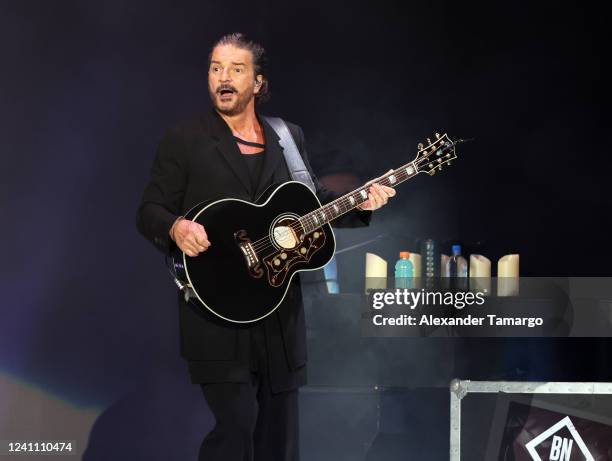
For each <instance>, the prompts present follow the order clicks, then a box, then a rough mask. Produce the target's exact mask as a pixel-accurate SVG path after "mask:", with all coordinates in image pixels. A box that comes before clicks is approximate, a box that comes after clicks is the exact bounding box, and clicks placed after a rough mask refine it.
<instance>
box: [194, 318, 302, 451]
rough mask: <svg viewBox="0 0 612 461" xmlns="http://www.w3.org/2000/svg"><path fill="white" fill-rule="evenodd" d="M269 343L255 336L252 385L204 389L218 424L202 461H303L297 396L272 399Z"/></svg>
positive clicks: (295, 393)
mask: <svg viewBox="0 0 612 461" xmlns="http://www.w3.org/2000/svg"><path fill="white" fill-rule="evenodd" d="M264 343H265V341H264V340H263V335H262V331H261V330H259V329H256V330H254V332H253V336H252V340H251V352H252V354H253V356H252V357H253V360H252V372H251V378H252V379H251V382H250V383H206V384H202V385H201V386H202V391H203V393H204V398H205V399H206V402H208V406H209V407H210V409H211V411H212V413H213V414H214V416H215V419H216V424H215V427H214V428H213V430H212V431H211V432H210V433H208V435H207V436H206V437H205V438H204V441H203V442H202V446H201V447H200V453H199V457H198V460H199V461H299V423H298V419H299V414H298V391H297V389H294V390H291V391H287V392H281V393H278V394H273V393H272V391H271V389H270V380H269V374H268V363H267V354H266V351H265V345H264Z"/></svg>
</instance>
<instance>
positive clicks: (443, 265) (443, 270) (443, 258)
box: [440, 254, 450, 277]
mask: <svg viewBox="0 0 612 461" xmlns="http://www.w3.org/2000/svg"><path fill="white" fill-rule="evenodd" d="M449 259H450V258H449V257H448V255H445V254H442V255H440V276H441V277H450V272H449V271H448V260H449Z"/></svg>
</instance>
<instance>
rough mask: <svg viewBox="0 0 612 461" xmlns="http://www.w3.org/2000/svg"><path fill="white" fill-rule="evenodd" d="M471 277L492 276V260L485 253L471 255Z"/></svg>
mask: <svg viewBox="0 0 612 461" xmlns="http://www.w3.org/2000/svg"><path fill="white" fill-rule="evenodd" d="M470 277H491V260H490V259H489V258H485V257H484V256H483V255H470Z"/></svg>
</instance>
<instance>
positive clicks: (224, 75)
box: [219, 68, 230, 82]
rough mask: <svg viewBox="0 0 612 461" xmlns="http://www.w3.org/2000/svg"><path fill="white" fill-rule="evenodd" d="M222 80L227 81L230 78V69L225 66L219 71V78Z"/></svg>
mask: <svg viewBox="0 0 612 461" xmlns="http://www.w3.org/2000/svg"><path fill="white" fill-rule="evenodd" d="M219 80H221V81H222V82H229V80H230V71H229V69H228V68H225V69H223V70H222V71H221V76H220V78H219Z"/></svg>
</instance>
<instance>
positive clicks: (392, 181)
mask: <svg viewBox="0 0 612 461" xmlns="http://www.w3.org/2000/svg"><path fill="white" fill-rule="evenodd" d="M418 173H419V172H418V170H417V168H416V165H415V162H414V161H412V162H410V163H407V164H406V165H403V166H401V167H400V168H397V169H396V170H393V171H391V172H390V173H387V174H385V175H384V176H381V177H380V178H376V179H373V180H372V181H370V182H367V183H366V184H364V185H363V186H362V187H360V188H358V189H355V190H354V191H352V192H349V193H348V194H345V195H343V196H342V197H339V198H337V199H336V200H334V201H333V202H330V203H328V204H326V205H323V206H322V207H321V208H318V209H316V210H314V211H311V212H310V213H308V214H305V215H304V216H302V217H301V218H300V224H301V225H302V227H303V229H304V231H305V232H306V233H310V232H313V231H314V230H316V229H318V228H320V227H321V226H322V225H324V224H327V223H329V222H331V221H333V220H334V219H336V218H339V217H340V216H342V215H343V214H345V213H348V212H349V211H351V210H353V209H355V208H357V207H358V206H359V205H361V204H362V203H363V202H365V201H366V200H367V199H368V190H369V188H370V185H371V184H373V183H379V184H382V185H383V186H389V187H395V186H397V185H398V184H400V183H403V182H404V181H407V180H408V179H410V178H412V177H413V176H416V175H417V174H418Z"/></svg>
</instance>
